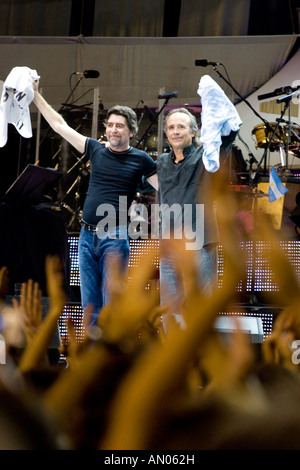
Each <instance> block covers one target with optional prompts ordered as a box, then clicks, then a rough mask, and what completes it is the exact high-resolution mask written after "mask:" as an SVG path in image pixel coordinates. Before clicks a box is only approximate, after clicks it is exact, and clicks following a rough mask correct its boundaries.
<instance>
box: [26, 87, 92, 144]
mask: <svg viewBox="0 0 300 470" xmlns="http://www.w3.org/2000/svg"><path fill="white" fill-rule="evenodd" d="M33 89H34V103H35V104H36V106H37V108H38V109H39V111H40V112H41V114H42V116H43V117H44V118H45V119H46V121H47V122H48V124H49V125H50V126H51V127H52V129H53V130H54V131H55V132H57V133H58V134H59V135H61V136H62V137H63V138H64V139H66V140H67V141H68V142H69V143H70V144H71V145H73V147H75V148H76V150H78V152H80V153H84V151H85V142H86V137H85V136H83V135H81V134H80V133H79V132H77V131H75V129H73V128H72V127H70V126H69V125H68V124H67V123H66V121H65V120H64V119H63V117H62V116H61V115H60V114H59V113H58V112H56V111H55V110H54V109H53V108H52V106H50V105H49V104H48V103H47V101H46V100H45V99H44V98H43V97H42V95H41V94H40V93H39V91H38V84H37V82H35V81H33Z"/></svg>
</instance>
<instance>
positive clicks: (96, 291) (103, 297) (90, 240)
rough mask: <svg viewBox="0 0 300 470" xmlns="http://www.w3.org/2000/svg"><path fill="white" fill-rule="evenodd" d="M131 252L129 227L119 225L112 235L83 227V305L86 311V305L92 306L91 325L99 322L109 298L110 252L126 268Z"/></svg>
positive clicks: (81, 238) (81, 271)
mask: <svg viewBox="0 0 300 470" xmlns="http://www.w3.org/2000/svg"><path fill="white" fill-rule="evenodd" d="M113 236H117V237H118V238H111V237H113ZM129 252H130V247H129V239H128V234H127V227H117V228H116V230H115V231H114V232H113V233H112V232H110V236H109V235H108V233H104V234H103V235H102V236H101V237H100V238H99V237H98V235H97V232H90V231H89V230H87V229H86V228H85V227H84V226H82V227H81V230H80V234H79V242H78V260H79V273H80V292H81V304H82V308H83V311H85V308H86V306H87V305H92V306H93V313H92V317H91V322H90V324H92V325H96V324H97V320H98V316H99V311H100V310H101V308H102V307H103V306H104V305H105V304H106V303H107V302H108V301H109V298H108V292H107V285H106V283H107V280H108V275H107V260H108V258H109V255H111V254H117V255H118V256H119V257H120V267H121V268H122V269H124V271H127V268H128V262H129Z"/></svg>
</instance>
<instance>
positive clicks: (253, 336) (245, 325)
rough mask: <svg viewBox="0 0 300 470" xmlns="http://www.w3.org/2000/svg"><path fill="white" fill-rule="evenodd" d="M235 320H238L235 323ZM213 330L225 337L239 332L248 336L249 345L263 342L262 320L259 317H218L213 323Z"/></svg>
mask: <svg viewBox="0 0 300 470" xmlns="http://www.w3.org/2000/svg"><path fill="white" fill-rule="evenodd" d="M236 319H238V321H237V322H236ZM214 329H215V331H217V332H218V333H221V334H227V335H228V334H229V333H234V332H236V331H237V330H241V331H242V332H243V333H245V334H247V335H248V336H249V339H250V341H251V343H254V344H261V343H262V342H263V340H264V330H263V325H262V319H261V318H259V317H251V316H238V317H237V316H234V315H219V316H218V317H217V319H216V321H215V325H214Z"/></svg>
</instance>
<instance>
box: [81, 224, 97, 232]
mask: <svg viewBox="0 0 300 470" xmlns="http://www.w3.org/2000/svg"><path fill="white" fill-rule="evenodd" d="M81 225H82V227H83V228H84V230H88V231H89V232H97V230H98V228H97V226H96V225H89V224H86V223H85V222H81Z"/></svg>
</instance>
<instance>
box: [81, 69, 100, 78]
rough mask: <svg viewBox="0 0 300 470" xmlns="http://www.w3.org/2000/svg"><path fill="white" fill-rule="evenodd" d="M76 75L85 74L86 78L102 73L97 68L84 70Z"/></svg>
mask: <svg viewBox="0 0 300 470" xmlns="http://www.w3.org/2000/svg"><path fill="white" fill-rule="evenodd" d="M76 75H83V76H84V77H85V78H98V77H99V75H100V73H99V72H98V71H97V70H85V71H84V72H76Z"/></svg>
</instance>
